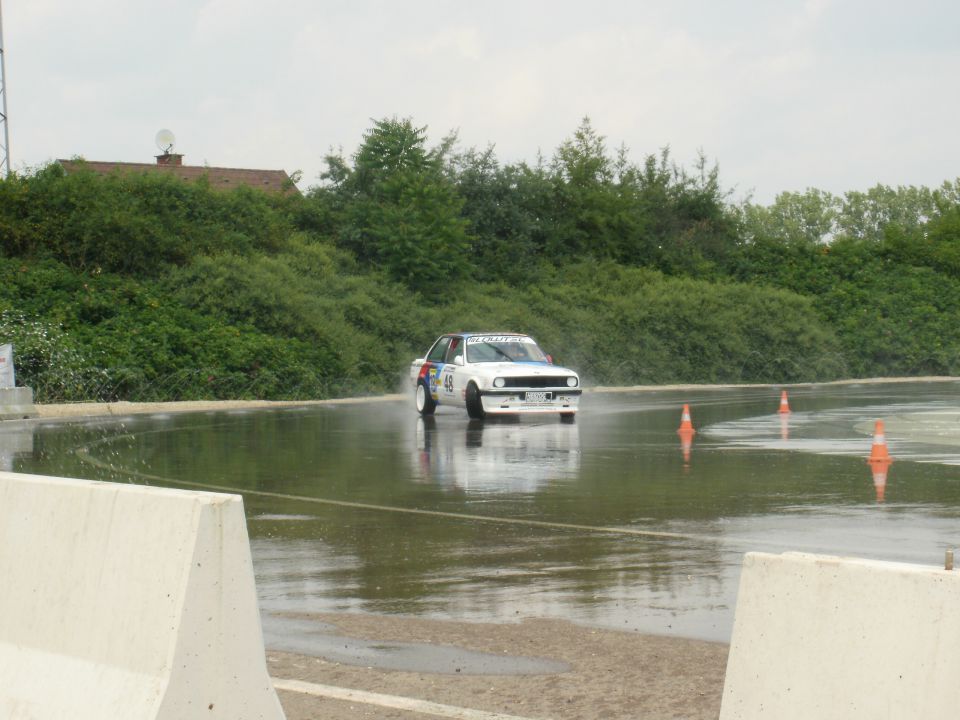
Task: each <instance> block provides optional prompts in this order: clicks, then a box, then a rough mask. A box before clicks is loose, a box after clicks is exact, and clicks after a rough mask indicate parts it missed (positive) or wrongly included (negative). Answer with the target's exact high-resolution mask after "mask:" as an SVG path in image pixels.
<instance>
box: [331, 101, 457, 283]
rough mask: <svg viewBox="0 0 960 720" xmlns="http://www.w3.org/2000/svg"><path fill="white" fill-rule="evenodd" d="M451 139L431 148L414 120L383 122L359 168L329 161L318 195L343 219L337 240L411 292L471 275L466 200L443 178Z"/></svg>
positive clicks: (368, 139) (359, 156)
mask: <svg viewBox="0 0 960 720" xmlns="http://www.w3.org/2000/svg"><path fill="white" fill-rule="evenodd" d="M449 146H450V141H449V140H446V141H445V142H444V143H443V144H441V146H440V147H439V148H435V149H432V150H430V149H427V147H426V128H425V127H415V126H414V125H413V123H412V121H411V120H410V119H409V118H406V119H403V120H399V119H397V118H390V119H383V120H377V121H375V122H374V126H373V127H372V128H371V129H370V130H368V131H367V132H366V133H365V134H364V138H363V142H362V143H361V145H360V147H359V149H358V150H357V152H356V153H355V154H354V155H353V166H352V167H349V166H348V164H347V163H346V162H345V161H344V160H343V159H342V158H341V157H339V156H334V155H331V156H329V157H328V158H327V167H328V170H327V172H326V173H325V174H324V179H325V180H327V182H328V186H327V187H326V188H321V189H319V190H317V191H315V192H314V193H313V198H314V199H315V200H318V201H320V202H322V203H326V204H327V206H328V207H331V208H333V212H334V214H335V215H336V217H337V219H338V221H339V222H338V223H337V224H338V226H339V231H338V233H337V239H338V242H339V243H340V244H341V245H342V246H344V247H347V248H348V249H350V250H352V251H353V252H354V253H355V254H356V255H357V257H358V259H359V260H360V261H361V262H363V263H366V264H369V265H375V266H380V267H383V268H384V269H385V270H386V272H387V273H388V274H389V275H390V277H392V278H393V279H395V280H398V281H401V282H403V283H405V284H406V285H407V286H408V287H409V288H411V289H413V290H417V291H420V292H423V293H425V294H434V293H435V292H437V291H439V288H440V287H441V286H442V284H444V283H447V282H449V281H451V280H454V279H456V278H459V277H461V276H462V275H463V274H464V273H465V272H466V270H467V267H468V265H467V252H468V250H469V241H470V238H469V237H468V235H467V227H468V222H467V220H465V219H464V218H462V217H461V210H462V207H463V200H462V199H461V198H460V197H459V196H458V194H457V190H456V186H455V185H454V184H453V183H452V182H451V181H450V180H449V178H447V177H446V175H445V174H444V164H443V163H444V158H445V155H446V153H447V152H448V151H449Z"/></svg>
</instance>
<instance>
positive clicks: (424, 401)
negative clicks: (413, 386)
mask: <svg viewBox="0 0 960 720" xmlns="http://www.w3.org/2000/svg"><path fill="white" fill-rule="evenodd" d="M416 403H417V412H418V413H420V414H421V415H433V411H434V410H436V409H437V401H436V400H434V399H433V398H432V397H431V396H430V390H429V389H428V388H427V383H426V382H425V381H423V380H421V381H420V382H418V383H417V394H416Z"/></svg>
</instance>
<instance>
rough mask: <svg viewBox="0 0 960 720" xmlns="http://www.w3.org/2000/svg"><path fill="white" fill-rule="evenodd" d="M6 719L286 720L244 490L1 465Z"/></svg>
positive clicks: (2, 699) (0, 684)
mask: <svg viewBox="0 0 960 720" xmlns="http://www.w3.org/2000/svg"><path fill="white" fill-rule="evenodd" d="M0 717H2V718H15V719H17V720H28V719H29V720H33V719H37V720H40V719H41V718H42V719H43V720H48V719H49V720H61V719H62V720H87V719H89V720H111V719H114V718H116V719H117V720H120V719H123V720H136V719H140V718H143V719H149V720H155V719H156V720H192V719H193V718H205V719H208V720H227V719H229V720H247V719H251V720H252V719H254V718H256V719H257V720H264V719H270V720H273V719H275V718H278V719H282V718H283V711H282V709H281V707H280V703H279V700H278V699H277V695H276V691H275V690H274V688H273V686H272V684H271V681H270V678H269V675H268V673H267V670H266V659H265V655H264V648H263V635H262V632H261V628H260V616H259V612H258V608H257V599H256V593H255V589H254V582H253V568H252V563H251V558H250V546H249V540H248V538H247V530H246V523H245V520H244V515H243V502H242V500H241V498H239V497H238V496H235V495H221V494H214V493H198V492H187V491H178V490H168V489H163V488H150V487H141V486H134V485H121V484H115V483H103V482H91V481H85V480H68V479H64V478H50V477H40V476H34V475H21V474H15V473H7V472H0Z"/></svg>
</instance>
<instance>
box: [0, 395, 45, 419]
mask: <svg viewBox="0 0 960 720" xmlns="http://www.w3.org/2000/svg"><path fill="white" fill-rule="evenodd" d="M36 416H37V408H36V406H35V405H34V404H33V388H29V387H18V388H2V387H0V420H23V419H24V418H32V417H36Z"/></svg>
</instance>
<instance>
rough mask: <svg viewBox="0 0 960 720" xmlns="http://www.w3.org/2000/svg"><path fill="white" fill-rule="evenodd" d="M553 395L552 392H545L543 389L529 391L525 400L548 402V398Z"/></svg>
mask: <svg viewBox="0 0 960 720" xmlns="http://www.w3.org/2000/svg"><path fill="white" fill-rule="evenodd" d="M551 395H552V393H548V392H543V391H537V392H528V393H527V394H526V395H525V396H524V400H526V401H527V402H547V400H550V399H551V398H550V396H551Z"/></svg>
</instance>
